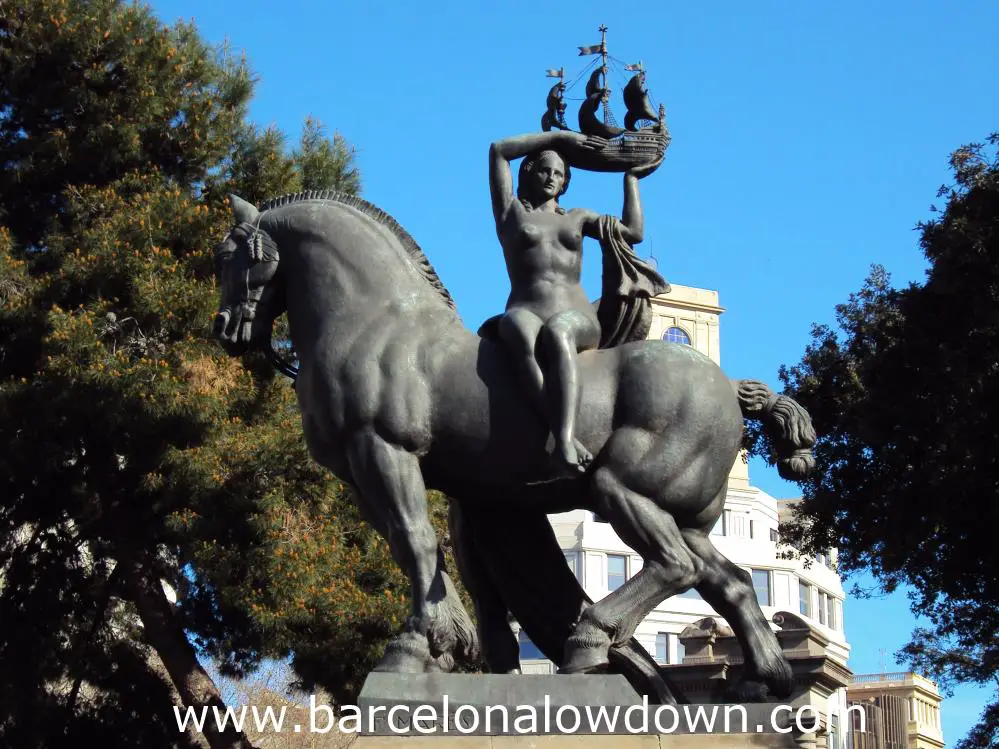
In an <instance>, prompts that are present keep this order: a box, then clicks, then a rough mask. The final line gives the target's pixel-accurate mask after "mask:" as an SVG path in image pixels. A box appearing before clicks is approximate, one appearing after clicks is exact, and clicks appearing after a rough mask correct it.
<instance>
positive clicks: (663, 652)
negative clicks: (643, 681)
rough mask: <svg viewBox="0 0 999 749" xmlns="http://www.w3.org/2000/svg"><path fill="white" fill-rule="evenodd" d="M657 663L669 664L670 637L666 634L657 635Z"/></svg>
mask: <svg viewBox="0 0 999 749" xmlns="http://www.w3.org/2000/svg"><path fill="white" fill-rule="evenodd" d="M656 663H663V664H665V663H669V635H668V634H667V633H666V632H660V633H659V634H657V635H656Z"/></svg>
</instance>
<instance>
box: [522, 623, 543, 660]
mask: <svg viewBox="0 0 999 749" xmlns="http://www.w3.org/2000/svg"><path fill="white" fill-rule="evenodd" d="M520 659H521V660H524V661H537V660H541V661H543V660H546V659H545V654H544V653H542V652H541V651H540V650H539V649H538V646H537V645H535V644H534V643H533V642H531V638H530V637H528V636H527V633H526V632H525V631H524V630H520Z"/></svg>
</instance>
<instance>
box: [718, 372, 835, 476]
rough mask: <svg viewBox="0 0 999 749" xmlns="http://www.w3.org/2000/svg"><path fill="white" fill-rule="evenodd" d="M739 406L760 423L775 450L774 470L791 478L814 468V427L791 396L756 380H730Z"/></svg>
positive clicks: (807, 472)
mask: <svg viewBox="0 0 999 749" xmlns="http://www.w3.org/2000/svg"><path fill="white" fill-rule="evenodd" d="M732 387H733V388H734V389H735V395H736V398H738V400H739V408H740V409H742V415H743V416H744V417H745V418H747V419H754V420H756V421H761V422H763V429H764V431H765V432H766V434H767V436H768V437H770V439H771V440H772V441H773V443H774V447H775V448H776V449H777V456H778V460H777V472H778V473H779V474H780V476H781V478H784V479H788V480H791V481H794V480H800V479H803V478H805V477H806V476H808V474H809V473H811V471H812V469H813V468H815V456H814V455H812V449H811V448H812V445H814V444H815V428H814V427H813V426H812V419H811V417H810V416H809V415H808V412H807V411H806V410H805V409H804V408H802V407H801V405H799V404H798V403H797V402H795V401H794V400H793V399H792V398H789V397H788V396H786V395H779V394H778V393H775V392H774V391H773V390H771V389H770V388H769V387H768V386H767V385H766V383H763V382H759V381H758V380H732Z"/></svg>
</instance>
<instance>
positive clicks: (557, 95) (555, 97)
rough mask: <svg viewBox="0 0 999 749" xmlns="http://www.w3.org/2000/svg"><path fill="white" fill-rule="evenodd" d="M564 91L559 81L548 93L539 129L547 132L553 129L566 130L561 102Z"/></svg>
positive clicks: (563, 86) (567, 127)
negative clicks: (546, 107) (545, 108)
mask: <svg viewBox="0 0 999 749" xmlns="http://www.w3.org/2000/svg"><path fill="white" fill-rule="evenodd" d="M563 91H565V84H564V83H562V82H561V81H559V82H558V83H556V84H555V85H554V86H552V88H551V91H549V92H548V100H547V102H546V103H547V106H548V109H547V110H546V111H545V113H544V114H543V115H542V116H541V129H542V130H544V131H545V132H548V131H549V130H551V129H552V128H553V127H556V128H558V129H559V130H568V129H569V126H568V125H566V124H565V103H564V102H563V101H562V92H563Z"/></svg>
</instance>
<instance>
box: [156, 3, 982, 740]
mask: <svg viewBox="0 0 999 749" xmlns="http://www.w3.org/2000/svg"><path fill="white" fill-rule="evenodd" d="M153 5H154V8H155V9H156V11H157V12H158V14H159V15H160V16H161V17H162V18H163V20H165V21H168V22H169V21H174V20H177V19H178V18H184V19H192V18H193V19H194V20H195V22H196V23H197V25H198V27H199V29H200V31H201V32H202V34H203V35H204V36H205V37H206V38H207V39H208V40H210V41H212V42H221V41H223V40H224V39H226V38H227V39H228V40H229V42H230V43H231V45H232V47H233V48H234V49H235V50H245V51H246V54H247V56H248V58H249V62H250V65H251V67H252V68H253V69H254V70H255V71H256V73H257V74H258V75H259V77H260V81H259V83H258V85H257V89H256V96H255V99H254V101H253V105H252V107H251V116H252V118H253V119H254V120H255V121H256V122H258V123H259V124H261V125H268V124H272V123H273V124H276V125H277V126H278V127H280V128H281V129H282V130H283V131H284V132H286V133H287V134H288V135H289V137H290V138H291V139H293V140H294V139H296V138H297V136H298V134H299V132H300V128H301V124H302V122H303V120H304V119H305V117H306V116H308V115H313V116H315V117H317V118H319V120H321V121H322V122H323V124H325V125H326V126H327V127H328V128H329V129H330V130H333V129H336V130H339V131H340V132H342V133H343V134H344V135H345V136H346V137H347V138H348V140H349V141H351V142H352V143H353V144H354V145H355V146H356V148H357V151H358V164H359V166H360V168H361V170H362V173H363V178H364V195H365V197H366V198H367V199H368V200H371V201H372V202H374V203H375V204H377V205H378V206H380V207H381V208H383V209H385V210H386V211H388V212H389V213H390V214H392V215H393V216H394V217H395V218H396V219H397V220H398V221H399V222H400V223H401V224H402V225H403V226H404V227H406V229H408V230H409V232H410V233H411V234H412V235H413V236H414V237H415V238H416V240H417V241H418V242H420V244H421V245H422V246H423V248H424V250H425V251H426V252H427V255H428V256H429V257H430V259H431V261H432V262H433V263H434V265H435V267H436V268H437V270H438V272H439V273H440V275H441V277H442V278H443V280H444V282H445V284H446V285H447V286H448V287H449V289H450V291H451V293H452V294H453V296H454V297H455V299H456V301H457V303H458V308H459V311H460V312H461V314H462V317H463V319H464V320H465V322H466V324H468V325H469V326H473V327H475V326H478V324H479V323H480V322H481V321H482V320H484V319H485V318H486V317H489V316H490V315H492V314H495V313H496V312H499V311H502V309H503V306H504V304H505V300H506V295H507V293H508V290H509V289H508V283H507V279H506V273H505V269H504V265H503V259H502V255H501V252H500V249H499V246H498V244H497V241H496V238H495V230H494V226H493V223H492V215H491V210H490V204H489V193H488V183H487V158H486V156H487V150H488V146H489V143H490V142H491V141H492V140H495V139H498V138H502V137H505V136H508V135H513V134H517V133H522V132H529V131H534V130H537V129H538V127H539V120H540V116H541V114H542V112H543V110H544V99H545V94H546V93H547V90H548V87H549V86H550V85H551V81H550V80H549V79H546V78H545V77H544V71H545V70H546V69H547V68H553V67H555V68H557V67H559V66H562V65H564V66H565V67H566V69H567V73H569V74H571V73H572V72H573V71H578V70H580V69H581V68H582V66H583V64H585V63H586V62H588V58H581V57H578V56H576V47H577V46H579V45H588V44H595V43H597V42H598V41H599V34H598V32H597V27H598V26H599V25H600V24H601V23H603V24H606V25H607V26H608V27H609V33H608V45H609V48H610V51H611V54H612V55H614V56H615V57H617V58H620V59H622V60H624V61H626V62H635V61H637V60H638V59H641V60H642V61H643V62H644V64H645V67H646V69H647V71H648V84H649V87H650V89H651V92H652V94H653V96H654V98H655V100H656V101H657V102H662V103H664V104H665V105H666V111H667V121H668V124H669V127H670V130H671V132H672V135H673V143H672V145H671V147H670V150H669V152H668V153H667V157H666V161H665V163H664V164H663V166H662V167H661V168H660V169H659V171H658V172H656V173H655V174H654V175H652V176H651V177H649V178H648V179H646V180H643V182H642V185H641V189H642V197H643V203H644V207H645V215H646V242H645V243H644V244H643V245H640V246H639V247H638V251H639V253H640V254H641V255H643V256H648V254H649V253H650V252H651V254H653V255H654V256H655V257H656V260H657V262H658V265H659V268H660V270H661V272H662V273H663V274H664V275H665V276H666V278H667V279H668V280H670V281H672V282H674V283H678V284H683V285H689V286H701V287H707V288H712V289H717V290H718V292H719V294H720V299H721V304H722V306H723V307H725V308H726V309H727V312H726V313H725V314H724V315H723V316H722V323H721V336H722V366H723V367H724V368H725V370H726V372H727V373H728V374H729V375H730V376H732V377H752V378H757V379H764V380H767V381H769V382H771V383H772V384H774V385H777V384H778V381H777V369H778V367H779V366H780V365H781V364H793V363H795V362H797V361H798V360H799V359H800V357H801V354H802V352H803V350H804V347H805V346H806V344H807V343H808V341H809V330H810V327H811V325H812V324H813V323H814V322H831V321H832V319H833V312H834V307H835V305H836V304H838V303H841V302H844V301H846V298H847V296H848V295H849V294H850V293H851V292H852V291H855V290H857V289H858V288H859V287H860V286H861V284H862V282H863V280H864V278H865V277H866V275H867V273H868V271H869V268H870V265H871V264H872V263H881V264H883V265H885V266H886V267H887V268H888V270H889V271H890V272H891V273H892V276H893V279H894V281H895V282H896V283H899V284H901V283H906V282H908V281H918V280H921V279H922V278H923V273H924V270H925V267H926V264H925V262H924V260H923V257H922V255H921V254H920V252H919V248H918V244H917V240H918V236H917V234H916V232H915V231H914V227H915V224H916V222H917V221H919V220H921V219H925V218H928V217H929V216H930V214H929V210H928V209H929V206H930V204H931V203H933V202H934V201H935V193H936V190H937V188H938V187H939V186H940V185H941V184H942V183H944V182H945V181H946V180H947V179H948V177H949V172H948V168H947V157H948V155H949V154H950V152H951V151H952V150H954V149H955V148H957V147H958V146H960V145H962V144H964V143H968V142H971V141H981V140H984V138H985V137H986V135H988V133H990V132H991V131H993V130H997V129H999V97H997V96H996V95H995V92H996V88H995V86H996V72H997V70H999V45H996V44H995V39H996V38H997V36H999V34H997V32H999V4H996V3H994V2H969V1H962V2H936V3H930V2H924V1H920V0H917V1H910V2H888V1H886V0H882V1H881V2H877V3H871V2H854V1H851V0H847V1H843V2H837V3H806V2H787V1H785V2H776V1H774V2H764V3H751V4H750V3H736V2H717V3H711V4H708V3H668V2H662V3H643V4H641V5H639V6H636V5H635V4H634V3H597V2H592V1H590V0H586V1H582V2H574V3H572V4H571V5H569V4H563V3H538V2H531V3H527V2H521V1H519V0H517V1H514V0H508V1H507V2H503V3H498V2H493V3H486V2H471V1H465V2H429V3H405V2H397V1H395V0H386V1H385V2H381V3H328V2H319V1H318V0H315V1H313V2H305V1H304V0H284V2H281V3H274V2H259V1H258V0H240V2H235V0H213V1H212V2H210V3H208V2H204V0H159V1H158V2H154V3H153ZM613 82H614V81H613V79H612V83H613ZM573 94H574V92H570V95H573ZM616 94H618V95H619V94H620V83H617V91H616ZM576 95H578V94H576ZM573 109H574V108H573V107H572V106H570V110H569V114H570V115H573ZM618 110H619V112H618V116H619V117H621V116H622V115H623V107H621V106H619V107H618ZM571 121H572V119H570V122H571ZM621 199H622V196H621V181H620V177H619V176H618V175H599V174H586V173H581V172H577V173H576V174H574V175H573V180H572V186H571V189H570V191H569V193H568V194H567V195H566V196H565V197H564V198H563V204H564V205H566V206H567V207H574V206H585V207H588V208H591V209H594V210H598V211H601V212H613V213H615V214H617V215H620V210H621ZM586 252H587V254H586V259H585V269H584V286H585V287H586V288H587V290H588V291H589V292H590V294H591V296H592V297H596V296H597V295H598V293H599V273H600V265H599V251H598V248H597V247H596V245H593V246H591V247H588V248H587V251H586ZM751 471H752V479H753V482H754V483H755V484H757V485H759V486H760V487H761V488H763V489H764V490H765V491H767V492H769V493H770V494H773V495H774V496H777V497H787V496H796V495H797V494H798V491H797V487H796V486H795V485H793V484H789V483H786V482H783V481H782V480H781V479H779V478H778V477H777V475H776V473H775V472H774V471H772V470H770V469H768V468H767V467H766V466H763V465H761V464H760V463H758V462H754V463H753V465H752V466H751ZM860 582H862V583H863V582H865V581H863V580H860ZM866 582H867V583H868V584H869V581H866ZM846 612H847V613H846V621H847V635H848V637H849V639H850V642H851V644H852V646H853V656H852V658H851V662H850V665H851V667H852V668H853V669H854V670H855V671H856V672H870V671H877V670H880V668H881V661H882V656H881V653H880V651H881V650H882V649H883V650H885V651H887V656H886V657H884V661H885V665H886V666H887V668H888V670H893V669H894V668H895V665H894V659H893V657H892V654H893V653H894V651H895V650H897V649H898V648H899V647H900V646H901V645H903V644H904V643H905V642H906V640H907V636H908V634H909V632H910V631H911V628H912V626H913V623H914V619H913V617H912V615H911V614H910V613H909V611H908V605H907V602H906V600H905V597H904V595H901V594H898V595H895V596H893V597H890V598H888V599H881V600H876V601H855V600H851V601H849V602H848V605H847V609H846ZM985 698H986V692H985V691H982V690H974V689H970V688H966V689H961V690H959V691H958V693H957V695H956V696H955V697H954V698H951V699H948V700H947V701H946V702H945V704H944V710H943V720H944V735H945V738H946V740H947V742H948V744H951V743H953V742H954V741H955V740H956V739H957V738H959V737H960V736H961V735H963V734H964V732H965V730H966V729H967V727H968V726H969V725H970V724H971V723H972V722H973V721H974V720H975V718H976V717H977V715H978V713H979V711H980V709H981V706H982V705H983V704H984V700H985Z"/></svg>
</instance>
